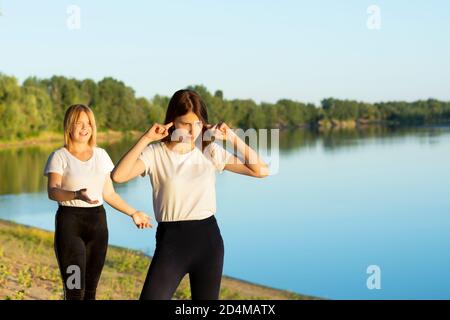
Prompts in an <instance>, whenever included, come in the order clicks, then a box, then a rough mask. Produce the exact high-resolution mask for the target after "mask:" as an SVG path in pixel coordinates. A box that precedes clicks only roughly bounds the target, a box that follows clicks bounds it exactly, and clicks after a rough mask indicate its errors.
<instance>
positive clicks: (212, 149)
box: [209, 142, 233, 172]
mask: <svg viewBox="0 0 450 320" xmlns="http://www.w3.org/2000/svg"><path fill="white" fill-rule="evenodd" d="M209 156H210V159H211V161H212V162H213V164H214V166H215V167H216V171H218V172H222V171H223V169H224V168H225V165H226V164H227V163H229V161H230V159H231V157H232V156H233V154H232V153H230V152H229V151H228V150H227V149H225V148H224V147H222V146H221V145H219V144H218V143H216V142H211V143H210V145H209Z"/></svg>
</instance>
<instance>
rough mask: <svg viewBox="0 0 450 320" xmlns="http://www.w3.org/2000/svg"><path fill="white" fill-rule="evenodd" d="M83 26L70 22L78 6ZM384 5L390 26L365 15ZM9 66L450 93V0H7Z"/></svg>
mask: <svg viewBox="0 0 450 320" xmlns="http://www.w3.org/2000/svg"><path fill="white" fill-rule="evenodd" d="M72 4H73V5H77V6H78V7H79V8H80V9H81V15H80V18H81V28H80V29H78V30H70V29H69V28H68V27H67V19H68V18H69V14H68V13H67V12H66V10H67V7H68V6H69V5H72ZM372 4H374V5H377V6H378V7H379V8H380V10H381V11H380V12H381V29H379V30H370V29H368V28H367V26H366V21H367V19H368V17H369V15H368V14H367V8H368V7H369V6H370V5H372ZM0 11H1V12H2V15H1V16H0V36H1V42H0V43H1V44H0V72H3V73H6V74H9V75H14V76H16V77H17V78H18V79H19V80H20V81H22V80H24V79H25V78H26V77H28V76H31V75H35V76H38V77H50V76H52V75H55V74H58V75H65V76H70V77H76V78H79V79H82V78H92V79H95V80H100V79H102V78H103V77H105V76H113V77H115V78H117V79H120V80H122V81H124V82H125V83H127V84H128V85H130V86H131V87H133V88H134V89H135V90H136V93H137V95H139V96H145V97H149V98H150V97H152V96H153V95H154V94H156V93H159V94H164V95H169V96H170V95H171V94H172V93H173V92H174V91H176V90H177V89H179V88H183V87H185V86H187V85H190V84H203V85H205V86H206V87H207V88H208V89H209V90H210V91H215V90H217V89H221V90H223V91H224V95H225V97H226V98H229V99H231V98H252V99H254V100H255V101H258V102H260V101H267V102H275V101H276V100H278V99H281V98H290V99H295V100H299V101H305V102H314V103H318V102H319V101H320V100H321V99H322V98H325V97H329V96H333V97H336V98H349V99H357V100H364V101H370V102H373V101H386V100H407V101H411V100H416V99H426V98H429V97H432V98H437V99H442V100H450V41H449V39H450V19H448V13H449V12H450V1H444V0H442V1H438V0H436V1H414V0H409V1H407V0H398V1H394V0H391V1H375V0H373V1H364V0H360V1H352V0H348V1H332V0H329V1H308V2H306V1H298V0H292V1H289V0H279V1H275V0H273V1H267V0H258V1H256V0H247V1H245V0H241V1H237V0H227V1H224V0H220V1H218V0H216V1H211V0H210V1H207V0H184V1H182V0H175V1H174V0H171V1H144V0H142V1H137V0H134V1H133V0H129V1H123V0H117V1H106V0H103V1H98V0H97V1H95V0H91V1H84V0H72V1H61V0H59V1H56V0H54V1H51V0H41V1H29V0H27V1H25V0H0Z"/></svg>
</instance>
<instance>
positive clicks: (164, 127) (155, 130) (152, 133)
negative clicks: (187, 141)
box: [144, 122, 173, 142]
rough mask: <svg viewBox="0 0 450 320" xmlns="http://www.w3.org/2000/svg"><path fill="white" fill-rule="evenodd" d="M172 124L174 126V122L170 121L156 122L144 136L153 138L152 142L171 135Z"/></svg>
mask: <svg viewBox="0 0 450 320" xmlns="http://www.w3.org/2000/svg"><path fill="white" fill-rule="evenodd" d="M171 126H173V122H170V123H168V124H159V123H155V124H153V126H152V127H151V128H150V129H148V130H147V131H146V132H145V134H144V137H146V138H147V139H149V140H151V141H152V142H153V141H158V140H161V139H164V138H165V137H167V136H168V135H169V128H170V127H171Z"/></svg>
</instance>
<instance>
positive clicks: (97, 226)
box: [44, 104, 151, 300]
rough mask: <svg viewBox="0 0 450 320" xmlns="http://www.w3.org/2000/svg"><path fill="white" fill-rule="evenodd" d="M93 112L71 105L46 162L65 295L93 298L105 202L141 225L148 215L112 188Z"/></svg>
mask: <svg viewBox="0 0 450 320" xmlns="http://www.w3.org/2000/svg"><path fill="white" fill-rule="evenodd" d="M96 133H97V130H96V125H95V118H94V114H93V112H92V111H91V109H90V108H89V107H87V106H85V105H81V104H77V105H73V106H71V107H70V108H69V109H68V110H67V112H66V114H65V117H64V147H62V148H60V149H57V150H56V151H54V152H53V153H52V154H51V155H50V157H49V159H48V161H47V164H46V166H45V169H44V174H45V175H46V176H47V177H48V197H49V198H50V199H51V200H54V201H57V202H58V204H59V208H58V211H57V212H56V217H55V239H54V240H55V253H56V258H57V260H58V264H59V268H60V272H61V276H62V280H63V287H64V298H65V299H67V300H94V299H95V294H96V288H97V284H98V281H99V279H100V274H101V271H102V269H103V264H104V261H105V256H106V250H107V247H108V227H107V221H106V212H105V209H104V207H103V202H104V201H105V202H107V203H108V204H109V205H111V206H112V207H113V208H115V209H117V210H119V211H121V212H123V213H125V214H127V215H129V216H130V217H131V218H132V220H133V222H134V223H135V224H136V226H137V227H139V228H147V227H151V224H150V222H149V219H150V218H149V216H147V215H146V214H145V213H143V212H141V211H138V210H136V209H134V208H133V207H131V206H130V205H128V204H127V203H126V202H125V201H124V200H123V199H122V198H121V197H120V196H119V195H118V194H117V193H116V192H115V190H114V187H113V184H112V181H111V178H110V172H111V171H112V170H113V168H114V165H113V163H112V161H111V158H110V157H109V155H108V154H107V153H106V151H105V150H104V149H101V148H98V147H96Z"/></svg>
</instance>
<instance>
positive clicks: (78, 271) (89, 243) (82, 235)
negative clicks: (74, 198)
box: [55, 206, 108, 300]
mask: <svg viewBox="0 0 450 320" xmlns="http://www.w3.org/2000/svg"><path fill="white" fill-rule="evenodd" d="M55 220H56V221H55V223H56V228H55V253H56V258H57V260H58V264H59V269H60V271H61V276H62V280H63V287H64V298H65V299H66V300H94V299H95V292H96V289H97V284H98V281H99V279H100V274H101V272H102V269H103V264H104V262H105V257H106V250H107V248H108V227H107V223H106V212H105V208H104V207H103V206H98V207H93V208H81V207H65V206H60V207H59V209H58V211H57V212H56V218H55Z"/></svg>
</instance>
